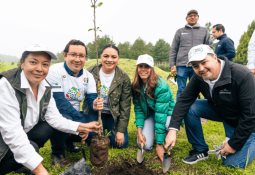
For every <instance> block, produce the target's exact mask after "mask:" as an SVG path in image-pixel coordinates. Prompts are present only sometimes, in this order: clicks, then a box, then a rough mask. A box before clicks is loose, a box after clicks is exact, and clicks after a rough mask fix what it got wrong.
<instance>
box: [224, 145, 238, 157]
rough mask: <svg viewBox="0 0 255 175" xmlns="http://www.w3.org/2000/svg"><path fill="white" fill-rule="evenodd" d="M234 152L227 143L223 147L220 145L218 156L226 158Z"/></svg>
mask: <svg viewBox="0 0 255 175" xmlns="http://www.w3.org/2000/svg"><path fill="white" fill-rule="evenodd" d="M235 152H236V150H235V149H233V148H232V147H231V146H229V144H228V142H225V143H224V144H223V145H222V148H221V150H220V154H221V155H222V156H227V155H229V154H234V153H235Z"/></svg>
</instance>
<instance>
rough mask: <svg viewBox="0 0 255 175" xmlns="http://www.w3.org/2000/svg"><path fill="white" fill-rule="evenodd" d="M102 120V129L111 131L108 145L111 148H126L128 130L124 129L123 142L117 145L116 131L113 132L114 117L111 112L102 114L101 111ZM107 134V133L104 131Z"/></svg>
mask: <svg viewBox="0 0 255 175" xmlns="http://www.w3.org/2000/svg"><path fill="white" fill-rule="evenodd" d="M102 122H103V128H104V131H105V130H106V131H107V132H111V133H110V136H109V139H110V146H111V147H113V148H120V149H122V148H127V147H128V131H127V129H126V131H125V133H124V143H123V145H122V146H118V145H117V143H116V140H115V138H116V132H115V123H114V119H113V117H112V115H111V114H103V113H102ZM105 134H107V133H105Z"/></svg>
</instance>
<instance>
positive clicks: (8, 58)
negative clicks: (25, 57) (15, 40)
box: [0, 54, 19, 62]
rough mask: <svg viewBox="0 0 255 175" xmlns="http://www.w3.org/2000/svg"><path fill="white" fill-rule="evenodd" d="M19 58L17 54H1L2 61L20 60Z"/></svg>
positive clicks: (0, 60) (0, 59)
mask: <svg viewBox="0 0 255 175" xmlns="http://www.w3.org/2000/svg"><path fill="white" fill-rule="evenodd" d="M18 61H19V58H18V57H16V56H10V55H3V54H0V62H18Z"/></svg>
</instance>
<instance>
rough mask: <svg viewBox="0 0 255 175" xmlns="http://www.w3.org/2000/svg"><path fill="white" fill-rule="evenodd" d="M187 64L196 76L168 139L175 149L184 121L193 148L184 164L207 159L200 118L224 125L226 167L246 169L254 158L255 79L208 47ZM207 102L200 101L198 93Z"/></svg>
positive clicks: (180, 101)
mask: <svg viewBox="0 0 255 175" xmlns="http://www.w3.org/2000/svg"><path fill="white" fill-rule="evenodd" d="M188 64H189V65H191V66H192V68H193V70H194V72H195V75H194V76H193V77H192V79H191V80H190V82H189V84H188V86H187V87H186V88H185V90H184V91H183V93H182V94H181V95H180V97H179V99H178V101H177V103H176V106H175V108H174V111H173V114H172V119H171V122H170V125H169V132H168V134H167V137H166V139H165V147H166V148H167V147H169V146H171V147H173V146H174V145H175V142H176V133H177V130H179V128H180V124H181V121H182V119H184V122H185V129H186V134H187V137H188V140H189V142H190V144H191V145H192V150H191V151H190V152H189V155H188V156H187V157H185V158H184V159H183V162H184V163H187V164H194V163H196V162H198V161H200V160H205V159H207V158H208V145H207V144H206V143H205V140H204V135H203V130H202V126H201V122H200V118H201V117H203V118H206V119H209V120H214V121H218V122H223V125H224V129H225V134H226V137H227V139H226V140H225V142H224V143H223V145H222V146H221V148H220V151H219V153H220V154H221V155H222V160H223V164H224V165H226V166H230V167H239V168H245V167H246V165H247V164H249V163H251V162H252V160H253V159H254V158H255V146H254V145H255V93H254V89H255V79H254V77H253V75H252V73H251V72H250V71H249V70H248V69H247V68H246V67H244V66H242V65H239V64H236V63H233V62H230V61H228V59H226V58H224V57H223V58H221V59H219V58H217V56H216V55H215V53H214V52H213V50H212V49H211V48H210V47H209V46H207V45H198V46H195V47H193V48H191V50H190V51H189V61H188ZM200 92H201V93H202V94H203V96H204V97H205V99H197V96H198V94H199V93H200Z"/></svg>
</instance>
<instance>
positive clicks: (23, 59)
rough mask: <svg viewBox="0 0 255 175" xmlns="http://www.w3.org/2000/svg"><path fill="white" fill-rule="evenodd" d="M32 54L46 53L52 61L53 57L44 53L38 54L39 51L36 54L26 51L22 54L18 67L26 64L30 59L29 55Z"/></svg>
mask: <svg viewBox="0 0 255 175" xmlns="http://www.w3.org/2000/svg"><path fill="white" fill-rule="evenodd" d="M30 53H45V54H46V55H48V57H49V58H50V59H51V56H50V55H49V54H48V53H47V52H43V51H38V52H37V51H36V52H29V51H24V52H23V53H22V55H21V58H20V60H19V64H18V67H20V65H21V64H22V63H24V62H25V59H26V58H27V57H28V55H29V54H30Z"/></svg>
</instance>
